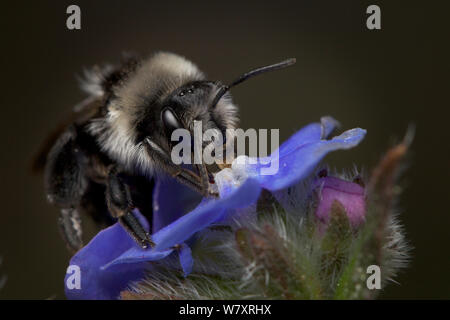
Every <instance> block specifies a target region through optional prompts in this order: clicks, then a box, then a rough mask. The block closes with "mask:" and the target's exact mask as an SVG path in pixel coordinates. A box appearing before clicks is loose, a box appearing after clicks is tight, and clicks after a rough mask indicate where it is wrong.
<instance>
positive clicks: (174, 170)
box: [146, 139, 209, 196]
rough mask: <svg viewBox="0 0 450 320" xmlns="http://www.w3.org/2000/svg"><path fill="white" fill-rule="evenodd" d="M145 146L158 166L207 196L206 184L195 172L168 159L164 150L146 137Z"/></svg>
mask: <svg viewBox="0 0 450 320" xmlns="http://www.w3.org/2000/svg"><path fill="white" fill-rule="evenodd" d="M146 146H147V152H148V153H149V154H150V156H151V157H152V159H153V160H154V161H156V162H157V163H158V164H159V165H160V166H162V167H163V168H164V170H165V171H166V172H167V173H168V174H170V175H171V176H172V177H174V178H175V179H177V180H178V181H180V182H181V183H183V184H185V185H187V186H188V187H191V188H192V189H194V190H195V191H197V192H198V193H200V194H202V195H204V196H209V193H208V185H207V184H206V185H205V183H204V181H202V179H201V178H200V177H199V176H198V175H197V174H195V173H194V172H192V171H190V170H188V169H186V168H183V167H181V166H179V165H176V164H174V163H173V162H172V159H170V157H169V156H168V155H167V154H165V153H164V151H163V150H162V149H161V148H160V147H159V146H158V145H156V144H155V143H154V142H151V141H149V140H148V139H147V144H146ZM206 182H208V181H206Z"/></svg>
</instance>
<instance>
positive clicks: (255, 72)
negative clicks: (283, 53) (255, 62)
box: [212, 58, 296, 108]
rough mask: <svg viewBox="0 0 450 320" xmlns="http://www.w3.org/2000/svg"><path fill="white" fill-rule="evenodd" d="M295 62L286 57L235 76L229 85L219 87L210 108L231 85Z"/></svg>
mask: <svg viewBox="0 0 450 320" xmlns="http://www.w3.org/2000/svg"><path fill="white" fill-rule="evenodd" d="M295 62H296V59H295V58H291V59H287V60H284V61H281V62H278V63H275V64H272V65H269V66H265V67H261V68H257V69H254V70H251V71H249V72H246V73H244V74H243V75H241V76H240V77H239V78H237V79H236V80H234V81H233V82H232V83H231V84H229V85H224V86H222V87H221V88H220V89H219V92H217V94H216V97H215V98H214V100H213V103H212V108H215V107H216V105H217V103H218V102H219V100H220V98H222V97H223V95H224V94H225V93H226V92H227V91H228V90H230V89H231V88H232V87H234V86H236V85H238V84H240V83H242V82H244V81H246V80H248V79H250V78H252V77H254V76H257V75H259V74H262V73H266V72H269V71H275V70H279V69H283V68H286V67H289V66H291V65H293V64H294V63H295Z"/></svg>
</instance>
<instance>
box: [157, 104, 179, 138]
mask: <svg viewBox="0 0 450 320" xmlns="http://www.w3.org/2000/svg"><path fill="white" fill-rule="evenodd" d="M161 119H162V122H163V124H164V128H165V130H166V132H167V133H168V134H169V135H172V132H173V131H174V130H176V129H180V128H183V126H182V125H181V123H180V121H178V118H177V117H176V115H175V113H174V112H173V111H172V110H171V109H170V108H165V109H163V111H162V113H161Z"/></svg>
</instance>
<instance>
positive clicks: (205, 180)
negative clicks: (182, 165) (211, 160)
mask: <svg viewBox="0 0 450 320" xmlns="http://www.w3.org/2000/svg"><path fill="white" fill-rule="evenodd" d="M197 169H198V173H199V175H200V181H201V185H202V190H204V194H205V193H206V196H213V197H218V196H219V195H218V194H217V192H215V191H212V190H211V189H210V187H209V176H208V170H207V169H206V165H205V164H204V163H202V164H199V165H197Z"/></svg>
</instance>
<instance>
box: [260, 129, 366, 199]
mask: <svg viewBox="0 0 450 320" xmlns="http://www.w3.org/2000/svg"><path fill="white" fill-rule="evenodd" d="M365 134H366V131H365V130H363V129H359V128H357V129H352V130H348V131H346V132H344V133H343V134H341V135H340V136H337V137H334V138H333V139H331V140H320V141H317V142H311V143H308V144H304V145H302V146H300V147H297V148H295V147H294V146H289V148H286V149H291V150H290V152H288V153H284V152H282V150H280V155H279V158H277V157H273V158H272V159H271V162H272V161H276V165H277V166H278V172H277V173H276V174H275V175H259V176H258V177H257V179H258V181H259V182H260V183H261V186H262V187H264V188H266V189H268V190H271V191H276V190H280V189H284V188H287V187H289V186H291V185H293V184H295V183H297V182H299V181H300V180H302V179H304V178H306V177H307V176H308V175H309V174H310V173H311V172H312V170H314V168H315V167H316V166H317V164H318V163H319V162H320V161H321V160H322V159H323V157H325V156H326V155H327V154H328V153H329V152H331V151H335V150H341V149H342V150H343V149H350V148H353V147H354V146H356V145H357V144H359V143H360V142H361V140H362V139H363V138H364V136H365ZM292 143H293V144H295V142H294V141H292ZM280 149H281V148H280ZM271 164H273V163H271ZM258 165H259V166H260V167H259V168H257V170H258V171H260V170H261V169H262V168H263V167H269V166H270V164H263V165H261V164H257V166H258ZM253 170H254V169H253Z"/></svg>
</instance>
